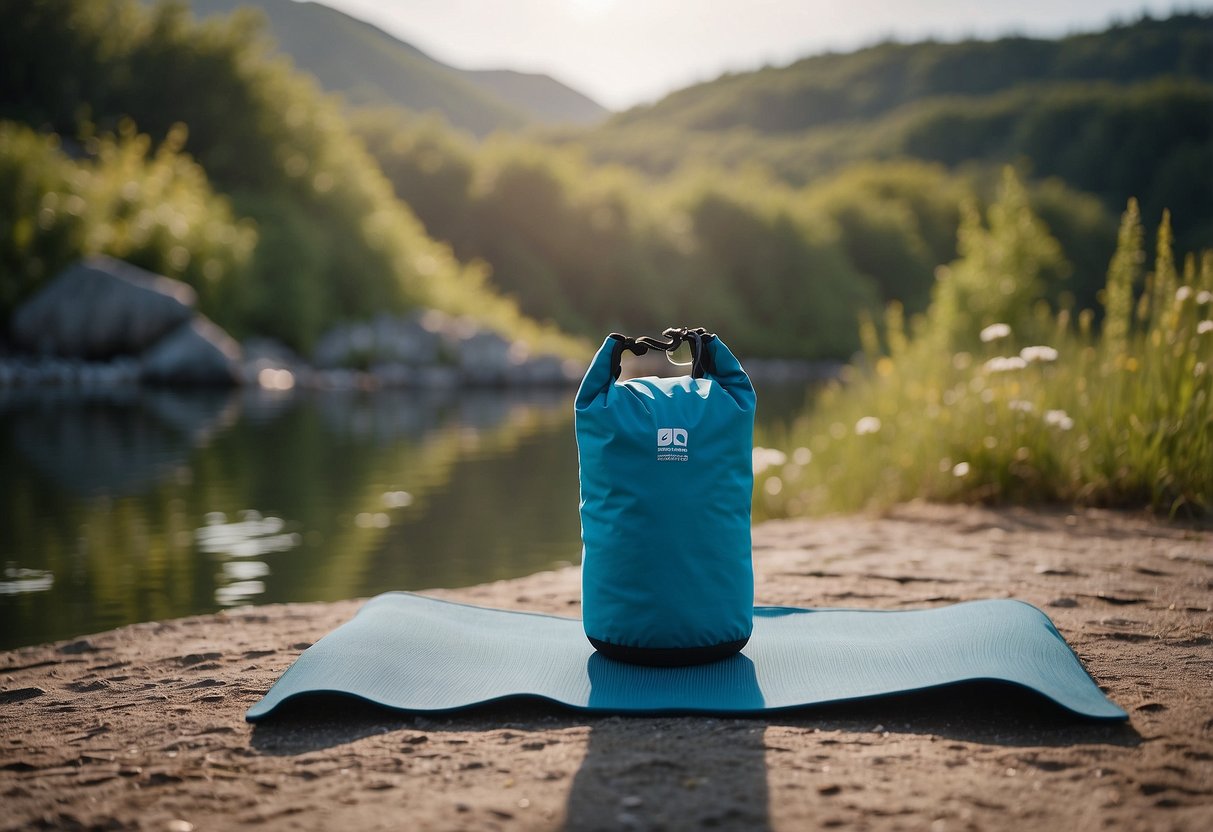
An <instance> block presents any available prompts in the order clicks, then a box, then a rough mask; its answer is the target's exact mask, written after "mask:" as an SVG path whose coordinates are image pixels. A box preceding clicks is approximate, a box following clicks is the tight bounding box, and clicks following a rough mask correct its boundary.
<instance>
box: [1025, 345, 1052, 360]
mask: <svg viewBox="0 0 1213 832" xmlns="http://www.w3.org/2000/svg"><path fill="white" fill-rule="evenodd" d="M1019 357H1020V358H1022V359H1023V360H1024V361H1026V362H1028V363H1029V364H1034V363H1037V362H1039V363H1042V364H1047V363H1048V362H1050V361H1056V360H1057V350H1055V349H1053V348H1052V347H1046V346H1043V345H1042V346H1036V347H1024V348H1023V349H1022V350H1020V351H1019Z"/></svg>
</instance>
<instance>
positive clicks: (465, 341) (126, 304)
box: [0, 257, 842, 391]
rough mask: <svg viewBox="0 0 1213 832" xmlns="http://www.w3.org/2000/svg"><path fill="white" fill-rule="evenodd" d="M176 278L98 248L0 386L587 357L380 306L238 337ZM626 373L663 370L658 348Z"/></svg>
mask: <svg viewBox="0 0 1213 832" xmlns="http://www.w3.org/2000/svg"><path fill="white" fill-rule="evenodd" d="M196 300H197V299H196V296H195V294H194V291H193V290H192V289H191V288H190V287H189V286H186V285H185V284H183V283H180V282H178V281H174V280H170V279H169V278H166V277H163V276H160V275H154V274H151V273H148V272H145V271H143V270H141V269H137V268H136V267H134V266H131V265H129V264H127V263H122V262H121V261H117V260H112V259H109V258H105V257H94V258H90V259H88V260H85V261H81V262H80V263H78V264H76V265H75V266H72V267H70V268H68V269H67V270H65V271H64V272H63V273H62V274H60V275H59V276H57V277H56V278H55V279H54V280H52V281H49V282H48V284H47V285H46V286H44V287H43V288H42V289H41V290H40V291H39V292H38V293H36V294H35V295H34V297H32V298H30V299H29V300H27V301H26V302H25V303H23V304H22V305H21V306H20V307H19V308H18V309H17V310H16V311H15V312H14V314H13V316H12V320H11V322H10V326H9V329H10V332H9V343H8V344H5V343H3V342H0V391H2V390H5V389H13V388H43V387H59V388H79V389H83V390H93V389H98V388H107V387H120V386H125V385H136V384H159V385H168V386H233V385H257V386H261V387H264V388H267V389H271V390H285V389H290V388H293V387H300V388H306V389H315V390H378V389H418V390H436V389H437V390H443V389H454V388H463V387H471V388H542V387H570V386H573V385H575V384H577V383H578V382H579V381H580V380H581V376H582V374H583V373H584V371H585V365H584V362H582V361H577V360H570V359H569V358H567V357H563V356H559V355H553V354H547V353H542V352H537V351H535V350H534V349H532V348H531V347H529V346H528V345H527V344H525V343H524V342H522V341H518V340H511V339H509V338H506V337H505V336H503V335H501V334H500V333H498V332H494V331H492V330H489V329H486V328H485V327H483V326H480V325H478V324H477V323H475V322H474V321H471V320H469V319H466V318H455V317H451V316H449V315H445V314H443V313H441V312H438V311H436V310H418V311H415V312H412V313H409V314H406V315H389V314H382V315H380V316H378V317H376V318H375V319H374V320H371V321H363V322H355V323H349V324H344V325H340V326H337V327H334V328H333V329H331V330H329V331H328V332H326V333H325V334H324V335H323V336H322V337H321V338H320V339H319V340H318V341H317V343H316V345H315V348H314V349H313V351H312V354H311V356H310V357H309V358H304V357H302V356H300V355H298V354H296V353H295V352H293V351H292V350H291V349H290V348H289V347H287V346H286V345H284V344H282V343H279V342H277V341H274V340H272V339H269V338H262V337H254V338H249V339H247V340H246V341H244V343H238V342H237V341H236V340H235V339H233V338H232V337H231V336H230V335H228V333H226V332H224V331H223V330H222V329H220V328H219V327H218V326H216V325H215V324H214V323H213V322H211V321H210V320H208V319H206V318H205V317H204V316H202V315H201V314H199V313H198V312H196V311H195V309H194V307H195V305H196ZM629 366H630V367H631V368H632V372H633V374H641V373H644V374H648V373H654V374H662V373H666V372H667V370H668V366H667V365H666V363H665V361H664V360H662V359H661V358H660V357H658V356H648V357H646V360H636V361H632V360H630V359H629ZM746 368H747V371H748V372H749V373H750V376H751V377H752V378H754V379H755V380H764V381H768V382H771V383H774V384H791V383H806V384H811V383H814V382H819V381H822V380H824V379H828V378H834V377H836V376H837V375H838V374H839V372H840V371H841V368H842V365H841V363H839V362H834V361H799V360H787V359H756V360H754V359H751V360H747V361H746Z"/></svg>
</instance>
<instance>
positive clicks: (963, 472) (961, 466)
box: [952, 462, 969, 477]
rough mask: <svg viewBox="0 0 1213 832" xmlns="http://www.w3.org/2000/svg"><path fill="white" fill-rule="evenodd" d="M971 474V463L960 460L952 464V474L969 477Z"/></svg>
mask: <svg viewBox="0 0 1213 832" xmlns="http://www.w3.org/2000/svg"><path fill="white" fill-rule="evenodd" d="M968 475H969V463H967V462H958V463H956V464H955V465H953V466H952V476H954V477H967V476H968Z"/></svg>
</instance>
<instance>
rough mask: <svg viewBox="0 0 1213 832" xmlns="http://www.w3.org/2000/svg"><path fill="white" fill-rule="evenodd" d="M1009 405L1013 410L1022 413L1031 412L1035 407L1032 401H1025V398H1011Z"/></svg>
mask: <svg viewBox="0 0 1213 832" xmlns="http://www.w3.org/2000/svg"><path fill="white" fill-rule="evenodd" d="M1007 407H1009V408H1011V409H1012V410H1018V411H1019V412H1020V413H1031V412H1032V410H1033V409H1034V407H1033V405H1032V403H1031V402H1029V401H1024V400H1023V399H1011V401H1009V402H1007Z"/></svg>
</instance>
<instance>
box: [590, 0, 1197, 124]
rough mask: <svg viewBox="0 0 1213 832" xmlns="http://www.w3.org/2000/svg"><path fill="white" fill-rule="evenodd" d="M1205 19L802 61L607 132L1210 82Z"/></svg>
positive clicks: (696, 93)
mask: <svg viewBox="0 0 1213 832" xmlns="http://www.w3.org/2000/svg"><path fill="white" fill-rule="evenodd" d="M1211 32H1213V16H1211V15H1207V14H1206V15H1177V16H1175V17H1171V18H1168V19H1166V20H1152V19H1144V20H1141V21H1139V22H1137V23H1134V24H1132V25H1127V26H1117V27H1113V28H1110V29H1108V30H1106V31H1103V32H1098V33H1090V34H1081V35H1073V36H1070V37H1066V38H1061V39H1058V40H1037V39H1029V38H1022V37H1011V38H1003V39H1000V40H995V41H978V40H969V41H964V42H961V43H936V42H930V41H927V42H923V43H912V44H900V43H884V44H880V45H878V46H873V47H869V48H867V49H861V50H859V51H856V52H850V53H846V54H833V53H831V54H826V55H818V56H815V57H811V58H805V59H803V60H800V61H797V62H795V63H793V64H790V65H788V66H785V67H777V68H775V67H771V68H766V69H762V70H759V71H757V72H749V73H742V74H735V75H725V76H723V77H721V78H719V79H717V80H715V81H711V82H708V83H704V84H697V85H695V86H692V87H688V88H686V89H683V90H679V91H678V92H675V93H673V94H671V95H669V96H667V97H666V98H664V99H662V100H661V101H659V102H658V103H656V104H653V105H651V106H646V107H637V108H635V109H632V110H629V111H628V112H626V113H622V114H620V115H618V116H616V117H615V118H614V119H613V120H612V121H611V126H613V127H622V126H642V125H646V124H649V125H656V124H660V125H663V126H667V127H677V128H680V129H684V130H701V131H722V130H729V129H732V128H739V127H746V128H750V129H753V130H755V131H757V132H760V133H789V132H798V131H803V130H807V129H810V128H815V127H821V126H824V125H827V124H836V123H839V122H850V121H857V120H867V119H872V118H876V117H878V116H881V115H884V114H887V113H889V112H891V111H892V110H894V109H896V108H898V107H901V106H902V105H905V104H909V103H911V102H914V101H920V100H922V99H924V98H932V97H936V96H978V97H980V96H988V95H992V94H994V93H998V92H1002V91H1004V90H1008V89H1011V88H1013V87H1017V86H1022V85H1025V84H1043V83H1056V82H1074V81H1082V82H1087V81H1107V82H1111V83H1115V84H1130V83H1134V82H1138V81H1144V80H1148V79H1152V78H1160V77H1167V76H1173V77H1184V78H1196V79H1200V80H1203V81H1205V82H1213V34H1211Z"/></svg>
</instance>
